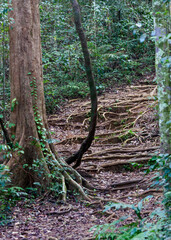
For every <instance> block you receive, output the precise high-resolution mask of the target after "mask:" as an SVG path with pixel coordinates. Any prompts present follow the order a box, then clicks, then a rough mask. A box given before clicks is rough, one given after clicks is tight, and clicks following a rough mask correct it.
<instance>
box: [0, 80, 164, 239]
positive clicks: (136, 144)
mask: <svg viewBox="0 0 171 240" xmlns="http://www.w3.org/2000/svg"><path fill="white" fill-rule="evenodd" d="M156 91H157V89H156V85H155V84H154V83H153V82H152V81H151V80H150V78H149V79H146V80H145V81H142V82H141V83H140V82H139V83H138V84H134V85H131V86H124V87H118V88H117V89H115V90H113V91H112V90H111V91H110V92H107V93H105V94H102V95H101V96H99V98H98V123H97V131H96V136H95V141H94V142H93V144H92V146H91V147H90V149H89V150H88V152H87V153H86V154H85V155H84V157H83V161H82V164H81V166H80V167H79V168H78V171H79V172H80V174H81V175H83V176H84V177H85V178H86V179H87V180H89V181H90V182H91V184H92V185H93V186H94V187H95V188H96V189H97V190H96V191H94V193H93V194H94V196H98V197H101V198H102V200H99V201H94V202H92V203H86V202H80V201H79V200H78V196H77V194H76V193H75V195H73V194H72V193H71V195H70V196H69V199H68V202H67V204H66V205H60V204H56V199H55V198H52V197H50V196H45V197H44V198H38V199H34V200H32V201H31V200H30V201H28V202H24V203H23V202H19V203H18V204H17V205H16V206H15V207H14V209H13V211H12V221H11V222H10V224H8V225H7V226H4V227H0V239H4V240H5V239H6V240H7V239H28V240H33V239H34V240H38V239H42V240H48V239H49V240H50V239H51V240H52V239H58V240H88V239H89V240H90V239H94V237H93V230H91V231H89V229H90V228H91V227H93V226H94V225H101V224H104V223H111V222H113V221H114V220H117V219H119V218H120V217H122V216H128V218H127V220H126V221H127V223H130V222H132V221H133V220H134V219H135V218H136V216H135V213H134V211H133V210H131V209H119V210H117V211H116V210H114V209H111V210H108V211H106V212H104V211H103V210H104V208H105V205H106V204H107V203H108V202H121V203H129V204H135V205H137V204H138V202H139V201H140V200H141V199H143V198H144V197H146V196H148V195H152V197H151V198H150V199H148V201H146V202H145V204H144V207H143V209H142V217H145V216H147V215H149V214H150V213H151V212H152V211H153V210H154V209H155V208H156V207H157V206H158V205H160V202H161V201H162V190H161V189H158V190H156V189H154V188H152V187H151V184H152V178H153V177H154V174H155V173H154V172H153V173H150V174H148V175H146V174H145V170H146V169H147V165H146V164H147V162H148V160H149V159H150V158H151V156H153V155H156V154H157V152H158V151H159V134H158V123H157V122H158V121H157V115H156V110H155V109H156V108H155V107H156V105H157V101H156V100H155V96H156ZM89 117H90V101H89V100H84V101H83V100H80V99H75V100H71V101H68V102H67V103H66V104H65V106H63V107H62V108H61V109H60V111H59V112H58V113H57V114H55V115H53V116H50V117H49V126H50V129H51V131H52V132H53V138H54V140H55V146H56V149H57V151H58V153H59V156H60V157H63V158H64V159H65V158H66V157H68V156H70V155H71V154H72V153H73V152H75V151H76V150H77V149H79V146H80V143H81V142H82V140H83V139H84V138H85V137H86V134H87V131H88V125H89Z"/></svg>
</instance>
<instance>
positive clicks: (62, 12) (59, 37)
mask: <svg viewBox="0 0 171 240" xmlns="http://www.w3.org/2000/svg"><path fill="white" fill-rule="evenodd" d="M80 6H81V12H82V22H83V27H84V30H85V32H86V36H87V41H88V48H89V51H90V54H91V59H92V66H93V73H94V77H95V81H96V88H97V92H98V93H99V94H100V93H102V92H103V91H104V90H105V89H106V88H111V86H114V85H119V84H123V83H126V84H129V83H131V82H132V81H133V80H138V79H141V78H143V77H144V76H147V75H148V74H149V73H152V72H153V71H154V56H155V50H154V41H153V40H152V38H151V36H152V32H153V16H152V6H151V1H130V2H129V1H121V2H118V1H106V2H105V1H101V0H98V1H80ZM6 9H7V8H5V4H4V3H3V4H2V3H1V17H0V23H1V24H0V27H1V33H0V42H1V45H0V48H1V50H0V51H1V53H2V54H1V63H2V64H1V74H0V79H1V80H0V89H1V94H2V93H3V94H2V96H1V97H2V98H4V100H3V101H2V102H3V103H4V101H5V104H4V106H6V105H7V103H8V100H9V76H8V75H9V63H8V57H9V47H8V22H7V10H6ZM40 13H41V40H42V51H43V58H42V62H43V72H44V84H45V98H46V107H47V112H48V113H53V112H55V111H56V110H57V109H59V105H60V104H61V102H63V101H64V100H66V99H72V98H78V97H82V98H85V97H87V96H88V95H89V91H88V85H87V82H86V74H85V67H84V60H83V55H82V51H81V46H80V43H79V41H78V35H77V33H76V31H75V25H74V20H73V13H72V8H71V5H70V3H69V1H62V2H61V1H53V0H50V1H44V0H42V1H41V3H40ZM4 106H3V107H4ZM1 107H2V105H1Z"/></svg>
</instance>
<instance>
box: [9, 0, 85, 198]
mask: <svg viewBox="0 0 171 240" xmlns="http://www.w3.org/2000/svg"><path fill="white" fill-rule="evenodd" d="M11 5H12V6H11V7H12V9H13V10H12V11H10V12H9V19H12V20H11V23H10V30H9V34H10V78H11V116H10V123H12V124H13V127H12V128H11V129H10V136H11V139H14V141H13V145H14V148H15V149H16V151H15V152H13V154H12V158H11V159H10V160H9V162H8V163H7V165H8V166H9V168H10V170H11V172H12V173H13V175H12V180H13V182H14V184H16V185H18V186H21V187H27V186H33V184H34V182H39V183H40V184H41V186H42V188H43V189H44V190H47V189H49V188H50V187H52V183H53V182H55V183H57V184H58V186H59V191H60V192H61V193H62V194H61V195H62V199H63V200H64V201H65V200H66V193H67V189H66V187H68V188H71V189H75V190H76V191H78V192H79V193H80V194H81V195H82V196H83V197H84V198H86V199H89V198H88V197H87V196H86V195H85V193H84V191H83V189H82V187H81V185H82V183H85V184H86V182H85V181H83V179H82V178H81V176H80V175H79V174H78V173H77V172H76V171H75V170H74V169H72V168H71V167H70V166H68V165H67V164H66V163H65V162H63V161H62V160H60V159H58V158H57V156H56V153H55V151H54V147H53V145H49V143H48V141H47V139H49V133H48V125H47V119H46V111H45V100H44V89H43V75H42V53H41V40H40V17H39V0H17V1H16V0H12V3H11ZM17 146H18V147H17ZM16 147H17V148H16ZM71 176H72V177H73V178H74V179H75V180H73V178H72V177H71Z"/></svg>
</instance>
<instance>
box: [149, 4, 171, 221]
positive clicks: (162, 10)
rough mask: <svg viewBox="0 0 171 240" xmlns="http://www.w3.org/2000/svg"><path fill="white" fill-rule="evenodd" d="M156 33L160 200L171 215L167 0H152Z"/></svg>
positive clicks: (170, 8)
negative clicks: (162, 187) (162, 199)
mask: <svg viewBox="0 0 171 240" xmlns="http://www.w3.org/2000/svg"><path fill="white" fill-rule="evenodd" d="M153 12H154V24H155V36H156V78H157V84H158V101H159V128H160V141H161V153H162V155H161V156H163V159H166V161H165V165H164V166H163V169H162V170H163V171H162V174H163V180H164V183H165V184H164V189H165V193H164V204H165V209H166V214H167V216H168V217H169V218H170V217H171V204H170V203H171V176H170V172H171V168H170V164H171V76H170V67H171V61H170V50H171V41H170V33H171V18H170V16H171V4H170V1H163V0H154V1H153Z"/></svg>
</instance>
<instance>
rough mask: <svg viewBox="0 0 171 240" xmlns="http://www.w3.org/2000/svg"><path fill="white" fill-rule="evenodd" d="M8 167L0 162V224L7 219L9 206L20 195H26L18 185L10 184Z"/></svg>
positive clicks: (17, 199)
mask: <svg viewBox="0 0 171 240" xmlns="http://www.w3.org/2000/svg"><path fill="white" fill-rule="evenodd" d="M10 176H11V174H10V172H9V169H8V168H7V167H5V166H4V165H1V164H0V225H3V224H5V223H7V222H8V221H9V213H10V210H11V208H12V207H13V206H14V205H15V204H16V202H17V201H19V200H20V199H21V197H23V196H24V197H25V196H27V194H26V193H25V192H24V190H23V189H22V188H20V187H15V186H12V184H11V177H10Z"/></svg>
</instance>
